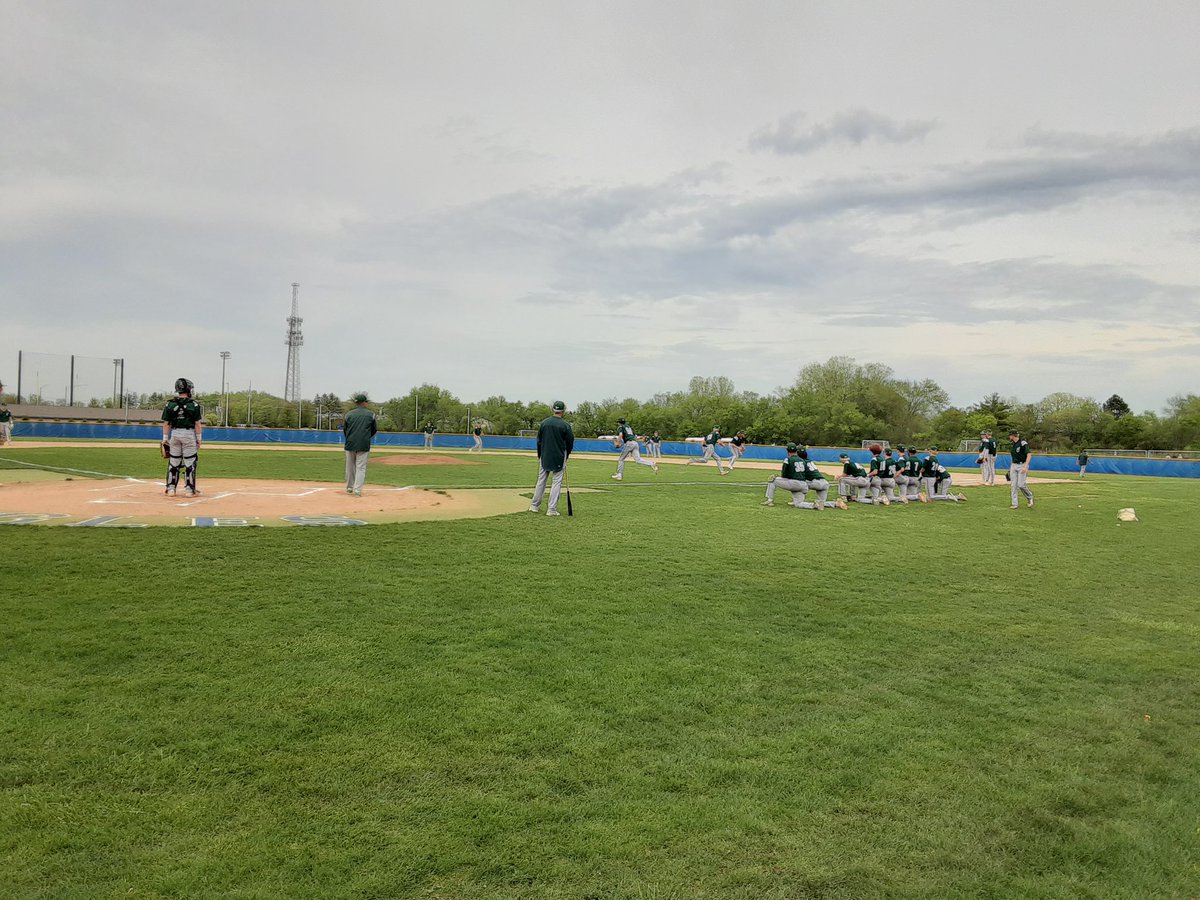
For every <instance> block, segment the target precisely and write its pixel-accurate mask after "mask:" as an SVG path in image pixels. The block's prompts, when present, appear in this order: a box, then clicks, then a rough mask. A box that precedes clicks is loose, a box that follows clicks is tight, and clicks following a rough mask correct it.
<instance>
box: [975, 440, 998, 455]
mask: <svg viewBox="0 0 1200 900" xmlns="http://www.w3.org/2000/svg"><path fill="white" fill-rule="evenodd" d="M979 452H980V453H986V454H987V455H988V456H995V455H996V442H995V441H993V440H992V439H991V438H987V439H986V440H982V441H980V442H979Z"/></svg>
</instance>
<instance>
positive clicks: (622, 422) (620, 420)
mask: <svg viewBox="0 0 1200 900" xmlns="http://www.w3.org/2000/svg"><path fill="white" fill-rule="evenodd" d="M617 424H618V425H624V424H625V420H624V419H617Z"/></svg>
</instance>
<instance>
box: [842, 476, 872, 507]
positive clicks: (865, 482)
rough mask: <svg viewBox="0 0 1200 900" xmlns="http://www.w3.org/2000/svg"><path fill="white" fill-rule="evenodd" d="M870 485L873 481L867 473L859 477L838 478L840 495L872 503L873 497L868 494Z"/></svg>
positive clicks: (860, 501)
mask: <svg viewBox="0 0 1200 900" xmlns="http://www.w3.org/2000/svg"><path fill="white" fill-rule="evenodd" d="M870 487H871V481H870V479H869V478H867V476H866V475H863V476H861V477H858V478H840V479H838V496H839V497H845V498H846V499H850V500H857V501H858V502H859V503H870V502H871V498H870V497H869V496H868V495H867V493H868V491H869V490H870Z"/></svg>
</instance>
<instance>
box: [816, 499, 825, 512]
mask: <svg viewBox="0 0 1200 900" xmlns="http://www.w3.org/2000/svg"><path fill="white" fill-rule="evenodd" d="M816 507H817V509H818V510H822V509H824V508H825V501H824V500H818V501H817V502H816Z"/></svg>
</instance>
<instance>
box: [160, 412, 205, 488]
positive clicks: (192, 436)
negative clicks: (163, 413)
mask: <svg viewBox="0 0 1200 900" xmlns="http://www.w3.org/2000/svg"><path fill="white" fill-rule="evenodd" d="M168 443H169V445H170V457H169V458H168V459H167V490H168V491H171V492H172V493H174V492H175V489H176V488H177V487H178V486H179V470H180V469H183V470H184V485H185V486H186V487H187V489H188V490H189V491H194V490H196V461H197V457H198V456H199V450H198V449H197V448H196V432H195V431H193V430H192V429H190V428H172V429H171V437H170V438H169V439H168Z"/></svg>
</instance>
